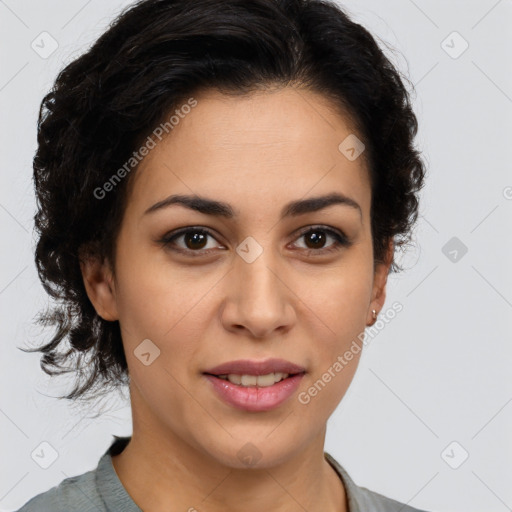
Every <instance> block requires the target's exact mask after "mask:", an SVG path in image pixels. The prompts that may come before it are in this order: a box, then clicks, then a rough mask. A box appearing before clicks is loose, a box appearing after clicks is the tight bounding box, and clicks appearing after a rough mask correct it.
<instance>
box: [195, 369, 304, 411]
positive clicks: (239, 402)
mask: <svg viewBox="0 0 512 512" xmlns="http://www.w3.org/2000/svg"><path fill="white" fill-rule="evenodd" d="M204 376H205V377H206V378H207V379H208V380H209V381H210V382H211V383H212V385H213V389H214V390H215V391H216V392H217V394H218V395H219V396H220V398H222V399H223V400H224V401H225V402H227V403H228V404H229V405H232V406H233V407H236V408H237V409H243V410H245V411H252V412H261V411H269V410H271V409H275V408H276V407H278V406H279V405H281V404H282V403H283V402H284V401H285V400H287V399H288V398H290V396H292V395H293V393H295V391H296V390H297V388H298V387H299V384H300V381H301V379H302V377H304V373H298V374H296V375H293V376H291V377H288V378H286V379H284V380H281V381H279V382H277V383H276V384H273V385H272V386H267V387H256V386H254V387H245V386H239V385H237V384H233V383H232V382H229V381H228V380H224V379H220V378H218V377H214V376H213V375H207V374H204Z"/></svg>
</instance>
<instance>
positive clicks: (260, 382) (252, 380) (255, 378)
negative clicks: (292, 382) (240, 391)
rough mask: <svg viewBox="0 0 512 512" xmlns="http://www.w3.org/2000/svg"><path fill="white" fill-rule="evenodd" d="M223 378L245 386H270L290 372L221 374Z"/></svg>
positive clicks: (220, 376)
mask: <svg viewBox="0 0 512 512" xmlns="http://www.w3.org/2000/svg"><path fill="white" fill-rule="evenodd" d="M218 377H219V378H221V379H224V380H229V382H232V383H233V384H238V385H239V386H240V385H242V386H245V387H254V386H258V387H262V388H264V387H268V386H273V385H274V384H275V383H276V382H279V381H281V380H283V379H286V378H287V377H288V373H281V372H276V373H268V374H267V375H237V374H235V373H230V374H229V375H219V376H218Z"/></svg>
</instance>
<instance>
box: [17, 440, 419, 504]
mask: <svg viewBox="0 0 512 512" xmlns="http://www.w3.org/2000/svg"><path fill="white" fill-rule="evenodd" d="M114 437H115V440H114V442H113V443H112V444H111V446H110V447H109V448H108V449H107V451H106V452H105V454H104V455H103V456H102V457H101V459H100V461H99V463H98V466H97V467H96V469H94V470H92V471H88V472H87V473H83V474H81V475H77V476H73V477H70V478H66V479H65V480H63V481H62V482H61V483H60V484H59V485H57V486H55V487H53V488H51V489H50V490H48V491H46V492H43V493H41V494H38V495H37V496H35V497H34V498H32V499H31V500H30V501H28V502H27V503H25V505H23V507H21V508H20V509H19V510H18V511H17V512H69V511H75V510H76V511H80V512H118V511H119V512H142V511H141V509H140V508H139V507H138V506H137V505H136V504H135V502H134V501H133V500H132V498H131V497H130V495H129V494H128V492H127V491H126V489H125V488H124V487H123V484H122V483H121V480H119V478H118V476H117V473H116V472H115V469H114V466H113V465H112V458H111V456H112V455H116V454H118V453H121V452H122V451H123V449H124V447H125V446H126V445H127V444H128V441H129V440H130V437H117V436H114ZM324 455H325V458H326V460H327V462H329V464H330V465H331V466H332V467H333V468H334V470H335V471H336V473H337V474H338V476H339V477H340V479H341V481H342V482H343V484H344V487H345V490H346V493H347V497H348V507H349V511H348V512H426V511H425V510H419V509H417V508H412V507H409V506H408V505H404V504H403V503H400V502H398V501H395V500H392V499H391V498H387V497H386V496H383V495H382V494H378V493H376V492H373V491H370V490H369V489H367V488H366V487H359V486H358V485H356V484H355V483H354V481H353V480H352V479H351V478H350V476H349V475H348V473H347V472H346V471H345V469H344V468H343V467H342V466H340V464H338V462H336V460H334V458H333V457H331V456H330V455H329V454H328V453H325V454H324Z"/></svg>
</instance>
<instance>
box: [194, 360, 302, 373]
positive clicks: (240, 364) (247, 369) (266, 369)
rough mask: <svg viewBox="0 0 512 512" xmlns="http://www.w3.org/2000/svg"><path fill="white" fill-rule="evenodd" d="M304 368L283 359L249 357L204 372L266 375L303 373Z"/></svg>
mask: <svg viewBox="0 0 512 512" xmlns="http://www.w3.org/2000/svg"><path fill="white" fill-rule="evenodd" d="M305 371H306V370H305V369H304V368H303V367H302V366H299V365H297V364H294V363H291V362H290V361H286V360H284V359H265V360H264V361H254V360H250V359H238V360H236V361H228V362H227V363H222V364H220V365H218V366H215V368H210V369H209V370H206V371H205V372H204V373H209V374H211V375H229V374H230V373H232V374H235V375H267V374H269V373H278V372H281V373H288V374H296V373H303V372H305Z"/></svg>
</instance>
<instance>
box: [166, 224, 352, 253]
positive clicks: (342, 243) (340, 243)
mask: <svg viewBox="0 0 512 512" xmlns="http://www.w3.org/2000/svg"><path fill="white" fill-rule="evenodd" d="M315 230H317V231H323V232H325V233H326V234H327V236H331V237H332V238H334V239H335V243H333V244H331V245H330V246H328V247H327V248H320V249H303V248H300V249H296V250H302V251H308V253H316V254H317V255H318V256H321V255H324V254H328V253H330V252H335V251H336V250H340V249H342V248H347V247H349V246H350V245H352V241H351V240H350V238H349V237H348V236H347V235H346V234H345V233H344V232H343V231H342V230H340V229H338V228H334V227H331V226H327V225H323V224H311V225H309V226H306V227H304V228H301V229H300V230H299V231H298V232H296V234H295V235H294V239H293V240H294V241H295V240H297V239H299V238H300V237H302V236H304V235H306V234H307V233H309V232H311V231H315ZM189 232H193V233H203V234H205V235H207V236H210V237H211V238H213V239H214V240H216V241H217V242H218V243H219V244H220V245H223V244H222V243H221V242H219V241H218V240H217V235H215V233H214V232H213V231H212V230H211V229H209V228H207V227H205V226H186V227H183V228H179V229H177V230H175V231H171V232H169V233H167V234H165V235H164V236H163V237H162V238H161V239H160V240H159V241H158V242H159V243H161V244H162V245H163V246H164V247H168V246H169V247H170V246H172V242H173V241H174V240H176V239H177V238H179V237H180V236H183V235H185V234H187V233H189ZM170 249H171V250H173V251H176V252H178V253H185V254H186V255H191V256H192V257H197V256H203V255H208V254H210V253H211V251H212V250H213V251H214V250H215V249H198V250H196V251H194V250H192V249H184V248H182V247H178V248H176V247H170Z"/></svg>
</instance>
